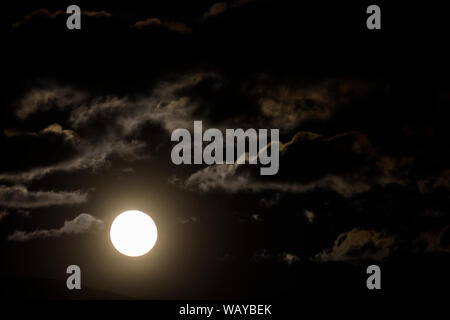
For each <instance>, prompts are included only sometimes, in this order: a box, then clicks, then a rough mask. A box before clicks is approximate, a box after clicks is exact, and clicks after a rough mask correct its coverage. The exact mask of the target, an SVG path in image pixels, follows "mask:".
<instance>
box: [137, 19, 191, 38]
mask: <svg viewBox="0 0 450 320" xmlns="http://www.w3.org/2000/svg"><path fill="white" fill-rule="evenodd" d="M149 27H160V28H164V29H167V30H169V31H173V32H177V33H181V34H189V33H192V27H190V26H188V25H187V24H185V23H184V22H180V21H161V19H159V18H148V19H146V20H141V21H137V22H136V23H135V24H133V25H132V26H131V28H133V29H137V30H143V29H146V28H149Z"/></svg>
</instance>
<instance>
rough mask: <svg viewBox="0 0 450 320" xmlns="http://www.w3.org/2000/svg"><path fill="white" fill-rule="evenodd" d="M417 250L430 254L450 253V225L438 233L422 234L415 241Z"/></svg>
mask: <svg viewBox="0 0 450 320" xmlns="http://www.w3.org/2000/svg"><path fill="white" fill-rule="evenodd" d="M414 245H415V247H416V248H418V249H420V251H422V250H423V251H424V252H428V253H430V252H431V253H433V252H434V253H436V252H441V253H450V225H448V226H445V227H444V228H442V229H441V230H439V231H438V232H430V231H428V232H422V233H421V234H420V235H419V237H418V238H417V239H416V240H415V241H414Z"/></svg>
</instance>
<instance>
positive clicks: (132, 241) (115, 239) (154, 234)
mask: <svg viewBox="0 0 450 320" xmlns="http://www.w3.org/2000/svg"><path fill="white" fill-rule="evenodd" d="M109 234H110V237H111V242H112V244H113V246H114V248H116V249H117V251H119V252H120V253H122V254H124V255H126V256H129V257H138V256H142V255H144V254H146V253H147V252H149V251H150V250H151V249H152V248H153V246H154V245H155V243H156V239H157V238H158V230H157V229H156V224H155V222H153V220H152V218H150V216H149V215H147V214H145V213H144V212H142V211H138V210H129V211H125V212H122V213H121V214H119V215H118V216H117V217H116V218H115V219H114V221H113V223H112V225H111V230H110V232H109Z"/></svg>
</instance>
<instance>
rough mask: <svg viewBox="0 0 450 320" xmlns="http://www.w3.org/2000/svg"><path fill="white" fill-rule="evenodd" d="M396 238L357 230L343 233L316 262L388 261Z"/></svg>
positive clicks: (318, 255) (317, 257) (317, 256)
mask: <svg viewBox="0 0 450 320" xmlns="http://www.w3.org/2000/svg"><path fill="white" fill-rule="evenodd" d="M394 244H395V237H394V236H391V235H386V234H384V233H381V232H377V231H374V230H363V229H358V228H355V229H353V230H351V231H348V232H344V233H341V234H340V235H339V236H338V237H337V239H336V240H335V242H334V245H333V247H331V248H329V249H325V250H323V251H322V252H320V253H318V254H317V255H315V256H314V258H313V260H314V261H320V262H329V261H346V262H354V261H359V260H376V261H382V260H384V259H386V258H387V257H388V256H389V255H390V254H391V253H392V250H394Z"/></svg>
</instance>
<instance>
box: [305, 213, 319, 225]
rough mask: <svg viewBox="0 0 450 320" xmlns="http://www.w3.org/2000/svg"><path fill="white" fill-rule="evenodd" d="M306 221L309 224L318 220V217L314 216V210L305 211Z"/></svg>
mask: <svg viewBox="0 0 450 320" xmlns="http://www.w3.org/2000/svg"><path fill="white" fill-rule="evenodd" d="M303 214H304V216H305V218H306V220H307V221H308V223H309V224H311V223H313V222H314V219H315V218H316V215H315V214H314V212H313V211H312V210H305V211H304V212H303Z"/></svg>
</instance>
